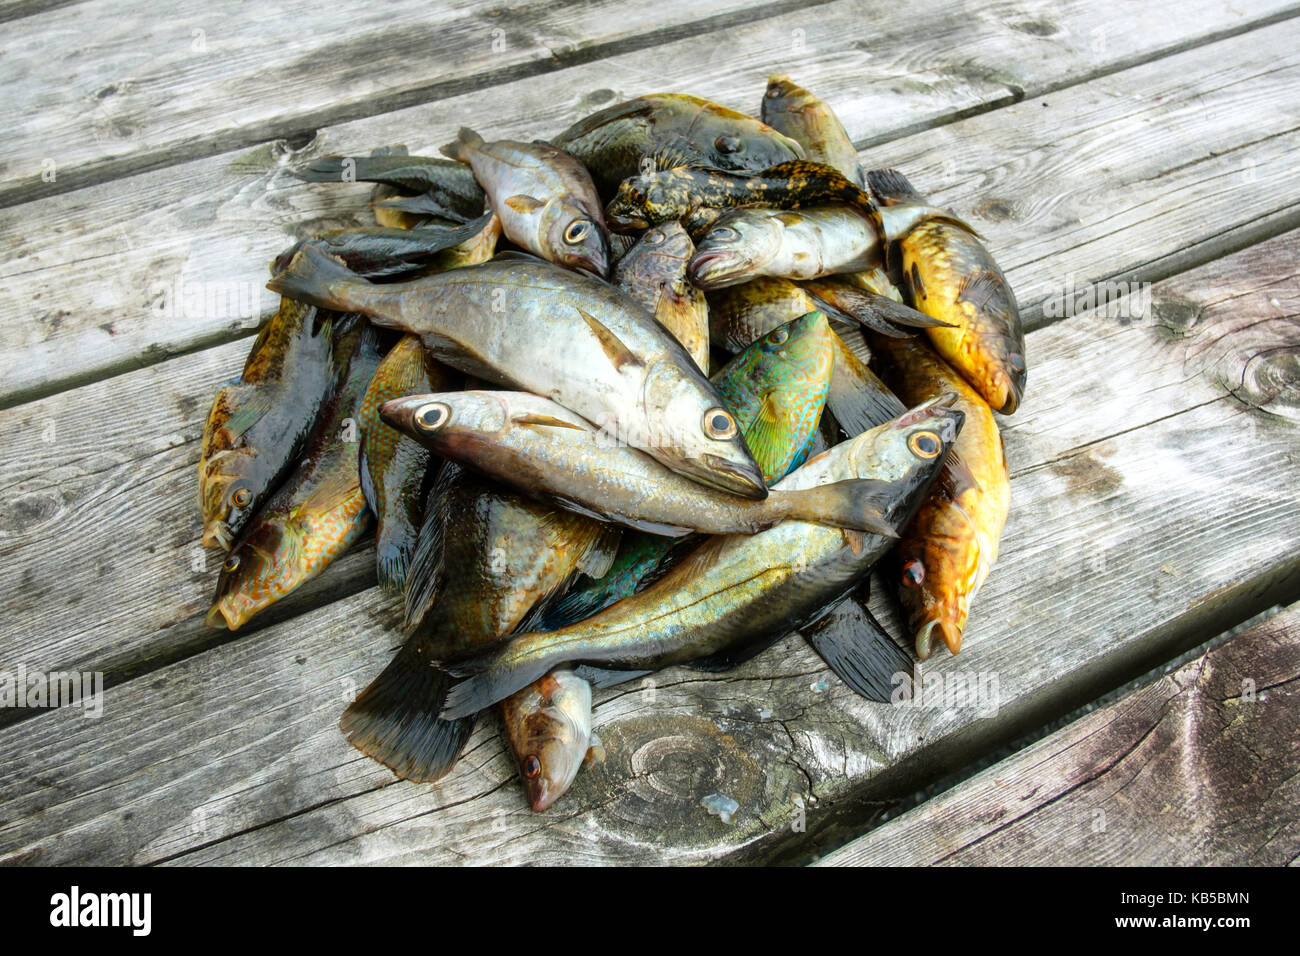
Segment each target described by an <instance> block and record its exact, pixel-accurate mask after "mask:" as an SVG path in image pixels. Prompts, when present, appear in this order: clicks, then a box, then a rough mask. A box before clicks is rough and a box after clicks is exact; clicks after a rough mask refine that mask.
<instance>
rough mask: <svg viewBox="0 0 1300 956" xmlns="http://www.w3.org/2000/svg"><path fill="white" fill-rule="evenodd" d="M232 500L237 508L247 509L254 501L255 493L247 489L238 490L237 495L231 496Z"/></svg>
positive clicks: (236, 490)
mask: <svg viewBox="0 0 1300 956" xmlns="http://www.w3.org/2000/svg"><path fill="white" fill-rule="evenodd" d="M230 500H231V501H232V502H233V503H234V505H235V507H236V508H245V507H247V506H248V503H249V502H250V501H252V500H253V493H252V492H251V491H249V490H248V489H247V488H236V489H235V493H234V494H233V495H231V496H230Z"/></svg>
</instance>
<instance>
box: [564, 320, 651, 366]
mask: <svg viewBox="0 0 1300 956" xmlns="http://www.w3.org/2000/svg"><path fill="white" fill-rule="evenodd" d="M575 308H578V307H577V306H575ZM578 314H579V315H581V316H582V318H583V321H584V322H586V323H587V326H588V328H590V329H591V331H592V332H594V333H595V335H596V338H597V340H599V342H600V347H601V348H602V349H603V350H604V352H605V355H607V356H608V357H609V360H610V361H611V362H613V363H614V368H616V369H620V370H621V369H622V368H623V366H625V365H631V366H632V367H634V368H641V367H644V366H645V362H644V361H642V360H641V357H640V356H638V355H637V354H636V353H635V352H633V351H632V350H631V349H630V348H628V347H627V346H626V345H625V344H624V343H623V340H622V339H620V338H619V337H618V336H617V335H615V334H614V333H613V332H611V331H610V330H609V328H608V326H606V325H605V323H603V322H601V321H600V319H598V318H596V317H595V316H594V315H592V314H591V313H590V312H588V311H586V310H585V309H582V308H578Z"/></svg>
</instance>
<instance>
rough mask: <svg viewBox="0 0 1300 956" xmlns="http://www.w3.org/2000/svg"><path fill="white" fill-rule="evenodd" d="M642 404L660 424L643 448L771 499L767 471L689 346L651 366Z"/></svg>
mask: <svg viewBox="0 0 1300 956" xmlns="http://www.w3.org/2000/svg"><path fill="white" fill-rule="evenodd" d="M683 359H684V360H683ZM641 404H642V410H643V412H644V414H645V416H646V421H649V422H654V423H656V431H655V433H654V434H652V435H649V436H645V437H646V439H647V442H646V443H641V444H640V447H641V448H642V450H644V451H647V452H649V453H650V454H652V455H653V456H654V457H655V458H658V459H659V460H660V461H661V462H663V463H664V464H665V465H667V466H668V467H669V468H671V469H672V470H673V471H676V472H678V473H679V474H682V475H685V476H687V477H689V478H692V479H694V480H695V481H698V482H700V483H701V484H704V485H708V486H710V487H712V488H717V489H719V490H720V491H728V492H731V493H732V494H735V495H740V496H742V497H745V498H752V499H762V498H766V497H767V484H766V483H765V482H764V481H763V472H762V469H760V468H759V467H758V465H757V464H756V463H755V462H754V458H753V456H752V455H751V454H750V453H749V448H748V447H747V446H746V445H745V438H744V436H743V435H741V433H740V426H739V424H738V423H737V422H736V417H735V415H734V414H732V412H731V410H730V409H728V408H727V407H726V404H725V403H724V402H723V400H722V397H721V396H720V395H719V394H718V393H717V391H716V390H715V389H714V387H713V385H712V384H710V382H709V380H708V379H706V378H705V377H704V376H703V375H702V374H701V373H700V372H699V370H698V369H697V368H695V364H694V362H693V361H692V360H691V359H690V356H687V355H685V352H684V350H683V351H682V353H681V356H671V357H669V358H666V359H661V360H659V361H656V362H654V363H653V364H652V365H651V366H650V368H649V369H648V370H647V372H646V377H645V384H644V386H643V388H642V393H641Z"/></svg>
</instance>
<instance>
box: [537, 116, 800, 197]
mask: <svg viewBox="0 0 1300 956" xmlns="http://www.w3.org/2000/svg"><path fill="white" fill-rule="evenodd" d="M552 142H554V143H555V144H556V145H557V146H560V147H562V148H563V149H565V150H566V151H568V152H569V153H571V154H572V155H574V156H576V157H577V158H578V159H579V160H581V161H582V163H583V164H584V165H586V167H587V168H588V169H590V170H591V172H592V176H593V177H594V179H595V181H596V185H597V186H598V187H599V188H600V192H601V194H602V195H606V196H608V195H610V194H612V193H613V192H614V190H615V189H617V188H618V184H619V183H620V182H622V181H623V180H624V179H626V178H627V177H628V176H632V175H634V174H636V173H639V172H642V171H643V170H642V165H641V164H642V160H643V159H645V158H647V157H649V158H651V159H652V160H653V159H654V157H655V154H656V153H657V152H658V151H659V150H661V149H662V148H664V147H667V146H671V148H672V149H673V150H674V152H675V153H677V154H678V155H679V156H682V157H684V158H689V159H690V160H692V161H693V162H694V163H696V164H698V165H703V166H712V167H715V168H717V169H729V170H737V171H747V172H757V171H759V170H762V169H767V168H768V167H769V166H775V165H777V164H778V163H783V162H786V161H787V160H791V159H803V158H804V153H803V149H802V148H801V147H800V146H799V144H798V143H797V142H795V141H794V140H793V139H791V138H790V137H788V136H785V135H783V134H782V133H779V132H777V131H776V130H774V129H772V128H771V127H770V126H767V125H766V124H764V123H760V122H759V121H758V120H756V119H754V118H753V117H750V116H746V115H745V114H743V113H738V112H736V111H735V110H731V109H727V108H726V107H725V106H719V105H718V104H717V103H712V102H709V101H708V100H705V99H701V98H700V97H698V96H688V95H685V94H680V93H656V94H651V95H649V96H640V97H637V98H636V99H634V100H629V101H627V102H624V103H617V104H615V105H613V106H609V107H606V108H605V109H603V110H600V111H599V112H597V113H594V114H592V115H591V116H588V117H586V118H585V119H582V120H579V121H578V122H577V123H575V124H573V125H572V126H570V127H569V128H568V129H567V130H565V131H564V132H563V133H561V134H560V135H559V136H557V137H555V138H554V139H553V140H552Z"/></svg>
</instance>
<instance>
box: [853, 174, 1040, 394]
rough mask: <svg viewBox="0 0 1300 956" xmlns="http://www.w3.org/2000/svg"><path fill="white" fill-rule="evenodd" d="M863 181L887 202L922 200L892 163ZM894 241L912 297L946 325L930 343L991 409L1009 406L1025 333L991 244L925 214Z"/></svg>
mask: <svg viewBox="0 0 1300 956" xmlns="http://www.w3.org/2000/svg"><path fill="white" fill-rule="evenodd" d="M868 180H869V182H870V183H871V188H872V191H873V192H874V193H875V194H876V195H877V196H879V197H880V199H881V202H882V203H885V204H886V205H887V206H895V207H897V206H904V207H905V206H908V205H915V204H919V203H923V202H924V200H923V198H922V197H921V196H920V194H919V193H917V192H916V190H915V189H914V188H913V187H912V185H911V183H909V182H908V181H907V179H906V178H904V177H903V176H902V174H900V173H898V172H896V171H894V170H871V172H870V173H868ZM898 248H899V252H900V253H901V255H900V257H899V258H900V261H899V265H900V268H901V270H902V277H903V282H904V284H905V285H906V287H907V291H908V295H909V298H910V299H911V301H912V304H913V305H914V306H915V307H916V308H917V309H919V310H920V311H922V312H924V313H925V314H927V315H930V316H933V317H934V318H936V319H940V320H942V321H943V322H946V323H948V324H949V325H950V326H951V327H950V328H933V329H928V330H927V334H928V335H929V337H930V341H931V343H933V345H934V347H935V350H936V351H938V353H939V354H940V355H942V356H943V357H944V358H945V359H946V360H947V361H948V363H949V364H950V365H951V366H952V367H953V368H955V369H956V370H957V371H958V372H960V373H961V374H962V376H963V377H965V379H966V381H968V382H969V383H970V384H971V385H973V386H975V389H976V391H978V392H979V393H980V395H982V396H983V397H984V400H985V401H986V402H988V404H989V406H990V407H991V408H993V409H994V410H995V411H999V412H1001V413H1003V414H1004V415H1010V414H1011V413H1013V412H1014V411H1015V410H1016V409H1017V408H1018V407H1019V406H1020V399H1021V396H1022V395H1023V393H1024V388H1025V380H1026V373H1027V366H1026V362H1025V335H1024V329H1023V328H1022V326H1021V323H1020V312H1019V309H1018V308H1017V306H1016V298H1015V294H1014V293H1013V292H1012V291H1011V286H1010V285H1009V284H1008V283H1007V280H1006V277H1005V276H1004V275H1003V274H1002V270H1001V269H999V268H998V265H997V263H996V262H994V261H993V257H992V256H991V255H990V254H989V251H988V249H986V248H985V247H984V244H983V243H982V242H980V240H979V238H978V237H977V236H976V235H975V234H974V233H973V232H972V231H971V230H970V229H969V228H968V227H967V228H963V227H962V226H961V225H959V224H958V223H957V222H956V221H953V220H942V219H933V218H922V219H921V220H920V221H919V222H918V223H917V224H916V226H915V227H914V228H912V229H911V230H910V231H909V232H907V233H906V235H904V236H903V237H902V238H901V239H899V240H898Z"/></svg>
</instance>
